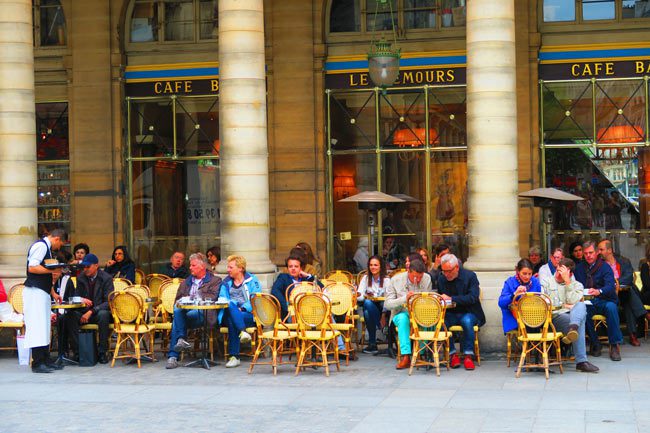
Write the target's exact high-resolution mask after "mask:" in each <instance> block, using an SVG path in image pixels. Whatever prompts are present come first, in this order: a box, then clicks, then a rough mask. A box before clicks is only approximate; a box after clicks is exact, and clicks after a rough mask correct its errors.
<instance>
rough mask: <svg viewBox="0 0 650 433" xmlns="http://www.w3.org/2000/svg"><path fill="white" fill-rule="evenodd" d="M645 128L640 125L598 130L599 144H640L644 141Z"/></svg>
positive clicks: (614, 126) (617, 126)
mask: <svg viewBox="0 0 650 433" xmlns="http://www.w3.org/2000/svg"><path fill="white" fill-rule="evenodd" d="M643 135H644V134H643V128H641V127H640V126H638V125H635V126H632V125H613V126H610V127H609V128H600V129H599V130H598V135H597V137H598V142H599V143H638V142H641V141H643Z"/></svg>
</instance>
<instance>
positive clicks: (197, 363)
mask: <svg viewBox="0 0 650 433" xmlns="http://www.w3.org/2000/svg"><path fill="white" fill-rule="evenodd" d="M217 365H219V363H218V362H216V361H213V360H211V359H209V358H199V359H196V360H194V361H192V362H188V363H187V364H185V365H184V366H183V367H203V368H205V369H206V370H209V369H210V367H211V366H212V367H214V366H217Z"/></svg>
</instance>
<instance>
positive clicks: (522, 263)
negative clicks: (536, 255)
mask: <svg viewBox="0 0 650 433" xmlns="http://www.w3.org/2000/svg"><path fill="white" fill-rule="evenodd" d="M522 269H530V270H531V271H532V270H533V269H535V266H534V265H533V264H532V263H531V261H530V260H528V259H521V260H519V261H518V262H517V266H515V270H516V271H517V272H519V271H521V270H522Z"/></svg>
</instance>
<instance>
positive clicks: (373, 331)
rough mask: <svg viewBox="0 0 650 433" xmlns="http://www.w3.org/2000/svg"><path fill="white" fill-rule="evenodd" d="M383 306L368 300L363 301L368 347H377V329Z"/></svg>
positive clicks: (380, 303) (381, 303)
mask: <svg viewBox="0 0 650 433" xmlns="http://www.w3.org/2000/svg"><path fill="white" fill-rule="evenodd" d="M383 304H384V303H383V302H373V301H371V300H369V299H366V300H364V301H363V317H364V319H365V321H366V329H367V330H368V344H369V345H370V346H375V345H377V328H379V321H380V319H381V310H382V309H383Z"/></svg>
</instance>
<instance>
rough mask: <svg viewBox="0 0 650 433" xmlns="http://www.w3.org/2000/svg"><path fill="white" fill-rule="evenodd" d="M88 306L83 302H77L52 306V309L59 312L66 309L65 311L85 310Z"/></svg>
mask: <svg viewBox="0 0 650 433" xmlns="http://www.w3.org/2000/svg"><path fill="white" fill-rule="evenodd" d="M85 306H86V304H84V303H83V302H77V303H75V304H70V303H68V304H52V309H53V310H59V309H64V310H72V309H75V308H84V307H85Z"/></svg>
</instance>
